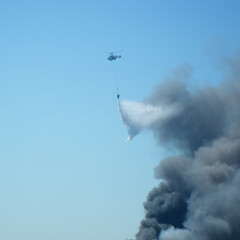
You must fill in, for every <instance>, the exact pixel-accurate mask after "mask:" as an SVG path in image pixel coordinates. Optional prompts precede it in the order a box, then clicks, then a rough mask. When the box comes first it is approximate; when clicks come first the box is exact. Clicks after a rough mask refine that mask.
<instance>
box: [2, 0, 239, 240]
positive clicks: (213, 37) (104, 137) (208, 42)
mask: <svg viewBox="0 0 240 240" xmlns="http://www.w3.org/2000/svg"><path fill="white" fill-rule="evenodd" d="M239 11H240V2H239V1H237V0H236V1H233V0H225V1H223V0H201V1H197V0H175V1H172V0H158V1H157V0H155V1H153V0H150V1H142V0H138V1H137V0H128V1H127V0H121V1H114V0H113V1H110V0H101V1H97V0H96V1H92V0H90V1H81V0H79V1H73V0H69V1H67V0H65V1H63V0H55V1H54V0H48V1H46V0H41V1H40V0H39V1H37V0H36V1H34V0H31V1H30V0H29V1H25V0H22V1H17V0H15V1H11V0H0V129H1V130H0V239H1V240H43V239H44V240H65V239H71V240H82V239H87V240H95V239H98V240H99V239H100V240H113V239H114V240H124V239H126V238H133V237H134V235H135V233H136V232H137V230H138V226H139V222H140V220H141V219H142V218H143V216H144V209H143V207H142V203H143V202H144V201H145V198H146V195H147V193H148V192H149V191H150V190H151V188H152V187H154V186H156V185H157V184H158V181H157V180H155V179H154V176H153V169H154V167H155V166H156V165H157V164H158V163H159V161H160V159H161V158H162V157H163V156H164V155H165V154H168V153H167V152H166V150H164V149H162V148H161V147H160V146H158V145H157V143H156V141H155V139H154V137H153V136H152V134H151V133H150V132H143V133H141V134H140V135H138V136H137V137H136V138H135V139H134V140H133V141H132V142H125V139H126V138H127V134H126V131H125V129H124V126H123V124H122V122H121V121H120V116H119V112H118V106H117V101H116V85H115V80H114V72H113V66H112V63H110V62H108V61H107V59H106V58H107V52H111V51H117V50H118V51H119V50H120V51H122V52H121V54H122V59H120V60H119V61H117V62H116V68H117V74H118V81H119V88H120V93H121V98H123V99H129V100H137V101H138V100H141V99H144V98H145V97H147V96H148V95H149V94H150V93H151V92H152V90H153V89H154V87H155V86H156V85H157V84H158V83H159V82H161V81H163V80H164V79H165V78H166V77H167V76H169V74H170V73H171V71H172V70H173V69H174V68H176V67H177V66H179V65H180V64H182V63H184V62H189V63H190V64H191V65H192V66H193V68H194V72H193V76H192V79H191V82H190V83H189V84H190V87H192V88H197V87H200V86H202V85H205V84H207V83H210V84H216V83H217V82H218V81H220V80H221V74H220V73H219V71H218V68H217V66H218V64H217V61H216V58H217V56H218V55H219V54H220V55H221V54H224V53H228V54H231V53H232V52H234V51H235V50H236V49H237V48H238V47H239V43H240V24H239V23H240V14H239ZM209 55H210V56H209Z"/></svg>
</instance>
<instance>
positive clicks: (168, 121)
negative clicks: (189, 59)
mask: <svg viewBox="0 0 240 240" xmlns="http://www.w3.org/2000/svg"><path fill="white" fill-rule="evenodd" d="M225 62H226V67H227V68H228V76H227V79H226V80H224V81H222V82H221V83H220V84H219V85H218V86H207V87H204V88H202V89H200V90H198V91H190V90H189V89H188V88H187V85H186V80H187V79H188V78H189V77H190V76H191V67H190V66H189V65H184V66H182V67H180V68H179V69H178V70H176V71H175V72H174V73H173V74H172V76H171V77H170V78H168V79H167V81H166V82H164V83H162V84H161V85H159V86H158V87H157V88H156V90H155V91H154V93H153V94H152V95H151V96H150V97H149V98H147V99H146V100H145V101H143V102H141V103H137V102H129V101H123V102H119V108H120V112H121V116H122V120H123V122H124V123H125V125H126V127H127V129H128V134H129V139H132V138H133V137H134V136H136V135H137V134H138V133H140V132H141V131H142V130H144V129H149V130H151V131H152V132H153V134H154V136H155V137H156V139H157V141H158V142H159V143H160V144H161V146H169V145H170V146H174V147H176V148H177V149H178V152H179V155H177V156H169V157H167V158H165V159H162V160H161V161H160V164H159V165H158V166H157V167H156V168H155V176H156V178H158V179H159V180H160V184H159V186H158V187H156V188H154V189H152V190H151V191H150V193H149V194H148V196H147V200H146V202H145V203H144V209H145V218H144V219H143V220H142V221H141V223H140V227H139V231H138V232H137V234H136V238H137V240H153V239H160V240H193V239H194V240H216V239H218V240H238V239H240V207H239V203H240V54H237V55H236V56H235V57H234V58H231V59H230V58H229V59H227V60H226V61H225Z"/></svg>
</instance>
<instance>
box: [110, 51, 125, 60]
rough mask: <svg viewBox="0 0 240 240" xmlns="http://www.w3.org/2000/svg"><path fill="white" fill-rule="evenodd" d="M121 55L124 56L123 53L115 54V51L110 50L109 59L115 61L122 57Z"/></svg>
mask: <svg viewBox="0 0 240 240" xmlns="http://www.w3.org/2000/svg"><path fill="white" fill-rule="evenodd" d="M121 57H122V56H121V55H114V53H113V52H110V53H109V56H108V60H109V61H113V60H115V61H116V59H117V58H121Z"/></svg>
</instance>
